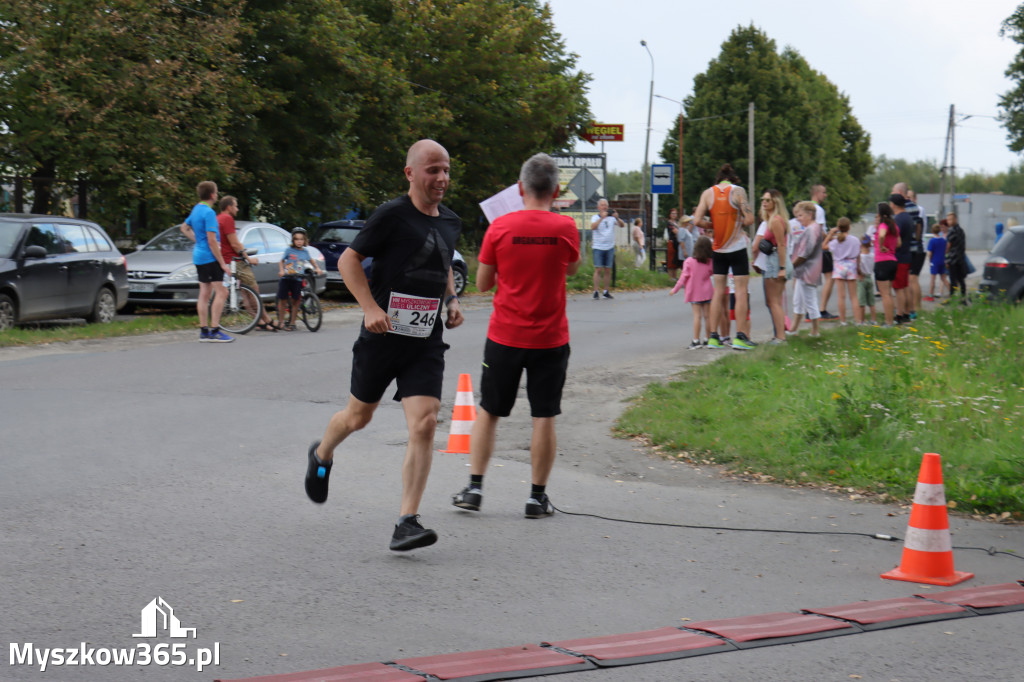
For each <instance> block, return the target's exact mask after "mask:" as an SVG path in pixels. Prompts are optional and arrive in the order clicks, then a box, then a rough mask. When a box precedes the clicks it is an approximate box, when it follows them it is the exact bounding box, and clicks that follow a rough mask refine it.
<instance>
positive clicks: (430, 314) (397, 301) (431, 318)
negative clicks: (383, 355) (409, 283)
mask: <svg viewBox="0 0 1024 682" xmlns="http://www.w3.org/2000/svg"><path fill="white" fill-rule="evenodd" d="M440 308H441V299H439V298H425V297H423V296H413V295H411V294H400V293H398V292H395V291H393V292H391V299H390V300H389V301H388V316H389V317H390V318H391V333H392V334H401V335H403V336H415V337H417V338H426V337H428V336H430V333H431V332H432V331H433V330H434V323H435V322H437V313H438V310H440Z"/></svg>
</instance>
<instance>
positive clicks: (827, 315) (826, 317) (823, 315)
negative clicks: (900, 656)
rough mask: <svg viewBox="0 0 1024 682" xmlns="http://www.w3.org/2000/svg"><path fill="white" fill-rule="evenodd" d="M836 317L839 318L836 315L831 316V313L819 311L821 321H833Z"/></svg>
mask: <svg viewBox="0 0 1024 682" xmlns="http://www.w3.org/2000/svg"><path fill="white" fill-rule="evenodd" d="M838 317H839V316H838V315H833V314H832V313H830V312H829V311H827V310H822V311H821V319H823V320H834V319H836V318H838Z"/></svg>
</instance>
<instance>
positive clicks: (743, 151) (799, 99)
mask: <svg viewBox="0 0 1024 682" xmlns="http://www.w3.org/2000/svg"><path fill="white" fill-rule="evenodd" d="M750 102H753V103H754V109H755V126H754V159H755V160H754V163H755V168H754V170H755V181H756V182H757V187H756V188H754V191H755V192H760V191H762V190H764V189H766V188H769V187H774V188H777V189H779V190H780V191H782V192H783V194H785V195H786V198H787V200H788V201H789V202H790V203H792V202H793V201H796V200H798V199H804V198H806V197H808V196H809V193H810V186H811V185H812V184H815V183H822V184H825V185H826V186H828V188H829V198H828V200H827V201H826V206H825V208H826V210H827V211H828V213H829V214H830V215H833V216H836V217H838V216H840V215H847V214H849V215H854V214H856V213H859V212H860V210H861V207H862V206H863V205H864V203H865V202H866V198H867V197H866V192H865V189H864V184H863V181H864V178H865V177H866V176H867V175H868V174H869V173H870V172H871V169H872V160H871V155H870V151H869V147H870V138H869V136H868V134H867V132H866V131H864V129H863V128H862V127H861V126H860V124H859V122H858V121H857V119H856V118H855V117H854V116H853V113H852V111H851V109H850V104H849V99H848V98H847V97H846V95H844V94H842V93H841V92H839V90H838V88H836V86H835V85H834V84H832V83H831V82H829V81H828V79H827V78H826V77H825V76H823V75H822V74H820V73H818V72H817V71H815V70H814V69H812V68H811V67H810V66H809V65H808V64H807V62H806V61H805V60H804V59H803V57H801V56H800V55H799V54H798V53H797V52H796V51H795V50H792V49H788V48H787V49H786V50H784V51H783V52H782V53H781V54H780V53H779V52H778V50H777V49H776V45H775V41H774V40H771V39H770V38H768V36H767V35H765V34H764V33H763V32H762V31H761V30H760V29H758V28H756V27H754V26H746V27H743V26H740V27H737V28H736V29H735V30H734V31H733V32H732V33H731V34H730V36H729V38H728V39H726V41H725V42H724V43H723V44H722V50H721V53H720V54H719V56H718V57H717V58H716V59H714V60H712V62H711V63H710V64H709V65H708V68H707V70H706V71H705V72H704V73H701V74H698V75H697V76H696V77H695V78H694V86H693V94H692V95H690V96H688V97H687V98H686V99H685V101H684V104H685V109H686V113H685V119H684V135H683V164H684V167H683V169H682V170H683V191H684V197H683V206H684V208H685V209H686V210H690V209H691V208H692V207H693V206H694V205H695V204H696V202H697V199H698V198H699V196H700V193H701V191H703V190H704V189H705V188H706V187H708V186H709V185H710V184H711V183H712V182H713V181H714V177H715V174H716V172H717V171H718V169H719V168H720V167H721V165H722V164H724V163H730V164H732V166H733V168H734V169H736V172H737V174H738V175H739V176H740V178H744V179H745V178H746V177H747V173H748V158H749V150H748V116H747V111H748V104H749V103H750ZM677 125H678V121H677ZM677 130H678V129H677V128H676V129H673V130H672V131H670V132H669V133H668V134H667V135H666V138H665V142H664V144H663V146H662V150H661V156H662V159H664V160H665V161H666V162H668V163H672V162H675V161H677V160H678V158H679V144H678V133H677ZM673 199H674V200H671V199H670V200H666V201H664V202H662V203H663V204H664V205H665V208H666V210H667V209H668V207H670V206H672V205H678V196H674V197H673Z"/></svg>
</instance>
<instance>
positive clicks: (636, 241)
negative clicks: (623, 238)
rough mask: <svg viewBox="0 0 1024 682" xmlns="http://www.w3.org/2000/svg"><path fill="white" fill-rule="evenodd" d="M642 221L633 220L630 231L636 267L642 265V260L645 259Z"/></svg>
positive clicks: (645, 251)
mask: <svg viewBox="0 0 1024 682" xmlns="http://www.w3.org/2000/svg"><path fill="white" fill-rule="evenodd" d="M643 223H644V221H643V220H641V219H640V218H636V219H634V220H633V229H632V230H631V234H632V239H633V253H634V254H635V255H636V263H635V265H636V267H640V266H641V265H643V264H644V260H646V258H647V249H646V240H645V239H644V228H643Z"/></svg>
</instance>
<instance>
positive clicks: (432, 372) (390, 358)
mask: <svg viewBox="0 0 1024 682" xmlns="http://www.w3.org/2000/svg"><path fill="white" fill-rule="evenodd" d="M446 350H448V344H446V343H445V342H444V341H442V340H441V338H440V337H437V338H433V337H432V338H428V339H413V338H409V337H405V336H401V335H399V334H383V335H381V336H373V337H364V336H360V337H359V338H357V339H356V342H355V345H353V346H352V382H351V385H350V390H351V391H352V395H353V396H355V397H356V398H357V399H358V400H361V401H363V402H364V403H377V402H380V399H381V398H382V397H383V396H384V392H385V391H386V390H387V388H388V385H389V384H391V382H392V381H395V382H397V384H398V390H397V391H396V392H395V397H394V399H395V400H401V399H402V398H407V397H409V396H415V395H425V396H432V397H434V398H437V399H438V400H440V399H441V383H442V381H443V379H444V352H445V351H446Z"/></svg>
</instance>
